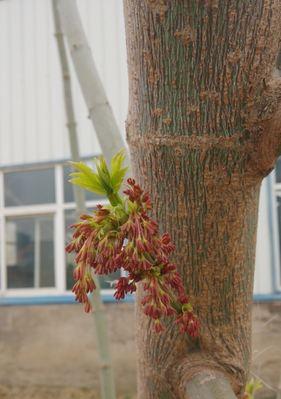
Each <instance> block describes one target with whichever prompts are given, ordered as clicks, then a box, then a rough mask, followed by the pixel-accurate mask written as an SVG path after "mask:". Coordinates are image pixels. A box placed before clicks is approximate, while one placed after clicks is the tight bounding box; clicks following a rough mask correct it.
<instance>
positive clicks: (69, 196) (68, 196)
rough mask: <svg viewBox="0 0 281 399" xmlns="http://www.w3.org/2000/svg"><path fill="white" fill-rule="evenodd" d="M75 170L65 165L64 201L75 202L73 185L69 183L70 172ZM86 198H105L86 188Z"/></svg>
mask: <svg viewBox="0 0 281 399" xmlns="http://www.w3.org/2000/svg"><path fill="white" fill-rule="evenodd" d="M71 172H73V170H72V169H71V167H69V166H64V168H63V179H64V202H74V195H73V185H72V184H71V183H69V181H68V180H69V174H70V173H71ZM85 199H86V201H99V200H101V199H104V197H102V196H101V195H98V194H95V193H92V192H90V191H87V190H85Z"/></svg>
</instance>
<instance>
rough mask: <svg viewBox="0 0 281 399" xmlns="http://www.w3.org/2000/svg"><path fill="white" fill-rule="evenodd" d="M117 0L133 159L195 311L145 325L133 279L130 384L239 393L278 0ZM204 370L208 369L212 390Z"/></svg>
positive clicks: (276, 97)
mask: <svg viewBox="0 0 281 399" xmlns="http://www.w3.org/2000/svg"><path fill="white" fill-rule="evenodd" d="M124 9H125V16H126V34H127V49H128V66H129V113H128V119H127V140H128V143H129V146H130V152H131V160H132V166H133V170H134V174H135V176H136V179H137V180H138V182H140V183H141V184H142V185H143V186H145V188H146V189H147V190H148V191H149V192H150V194H151V196H152V200H153V203H154V217H155V219H156V220H157V221H158V222H159V223H160V227H161V229H162V230H163V231H168V232H169V233H171V236H172V239H173V241H174V243H175V244H176V248H177V251H176V255H175V258H174V260H175V262H176V264H177V265H178V268H179V271H180V272H181V274H182V276H183V278H184V282H185V285H186V288H187V292H188V293H189V294H190V297H191V301H192V302H193V303H194V305H195V310H196V312H197V313H198V315H199V318H200V320H201V323H202V329H201V336H200V338H199V339H198V340H197V341H191V340H190V339H188V338H187V337H185V336H180V335H179V334H178V332H177V331H176V330H175V329H174V327H173V325H172V324H170V323H169V322H168V321H167V323H166V331H165V333H163V334H162V335H155V334H154V333H153V331H152V329H151V326H150V321H149V320H148V319H147V318H146V316H144V315H143V313H142V311H141V309H140V301H141V297H142V287H141V285H140V286H139V288H138V305H137V316H138V317H137V342H138V361H139V365H138V395H139V398H141V399H165V398H166V399H169V398H180V399H182V398H184V399H185V398H191V399H194V398H197V397H198V398H199V397H200V398H207V397H209V398H217V399H219V398H222V397H224V398H226V399H227V398H229V399H231V398H233V397H235V396H236V397H238V398H241V397H242V395H243V392H244V387H245V383H246V379H247V376H248V370H249V364H250V359H251V304H252V291H253V276H254V261H255V243H256V225H257V209H258V199H259V190H260V184H261V181H262V179H263V177H264V176H266V175H267V174H268V173H269V172H270V170H271V169H272V167H273V165H274V163H275V160H276V157H277V155H278V153H279V152H280V151H279V150H280V145H281V117H279V115H280V112H281V108H280V103H281V101H280V100H281V84H280V78H279V77H278V76H277V77H276V76H275V77H274V75H273V70H274V66H275V63H276V59H277V54H278V49H279V48H280V43H281V27H280V23H279V21H280V17H281V7H280V4H279V0H257V1H250V0H247V1H244V0H243V1H242V0H220V1H218V0H202V1H198V0H179V1H171V0H154V1H152V0H145V1H141V2H140V1H137V0H125V1H124ZM204 373H211V374H212V373H213V374H214V373H215V374H214V375H215V376H216V378H215V379H214V381H213V380H212V381H213V382H212V384H211V385H212V387H213V388H212V389H213V394H212V395H213V396H206V395H207V394H206V392H207V391H206V390H205V391H204V389H205V388H204V387H202V386H201V385H200V378H201V376H202V375H204ZM203 385H204V384H203ZM207 385H208V384H207ZM196 386H197V387H198V391H197V390H196V389H195V388H194V387H196ZM204 386H205V385H204ZM230 386H231V387H232V388H231V389H230ZM200 387H201V388H202V389H203V388H204V389H203V390H202V389H201V388H200ZM209 388H210V389H211V387H209ZM209 388H208V389H209ZM220 389H221V390H222V391H221V390H220ZM216 390H218V391H216ZM231 390H232V391H231ZM204 392H205V394H204ZM216 392H217V393H216ZM222 392H224V394H225V396H223V393H222ZM233 392H234V393H235V396H234V393H233ZM204 395H205V396H204ZM210 395H211V394H210Z"/></svg>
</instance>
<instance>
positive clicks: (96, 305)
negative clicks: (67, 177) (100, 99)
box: [52, 0, 117, 399]
mask: <svg viewBox="0 0 281 399" xmlns="http://www.w3.org/2000/svg"><path fill="white" fill-rule="evenodd" d="M58 1H59V0H52V7H53V16H54V26H55V36H56V41H57V48H58V54H59V59H60V66H61V72H62V79H63V91H64V103H65V113H66V118H67V128H68V137H69V144H70V152H71V158H72V160H73V161H75V162H79V161H80V155H79V140H78V134H77V128H76V121H75V112H74V106H73V96H72V86H71V77H70V69H69V63H68V59H67V53H66V47H65V43H64V37H63V33H62V31H61V23H60V16H59V12H58ZM116 151H117V149H116ZM72 187H73V190H74V198H75V204H76V214H77V219H79V217H80V215H81V214H84V213H85V212H86V201H85V193H84V191H83V190H82V189H81V188H80V187H78V186H75V185H73V186H72ZM95 285H96V289H95V290H94V292H93V293H92V294H91V297H90V298H91V302H92V305H93V309H94V313H93V319H94V324H95V331H96V341H97V351H98V356H99V366H100V384H101V398H102V399H115V398H116V394H115V383H114V375H113V368H112V360H111V355H110V343H109V338H108V327H107V320H106V315H105V312H104V306H103V303H102V298H101V293H100V283H99V279H98V276H95Z"/></svg>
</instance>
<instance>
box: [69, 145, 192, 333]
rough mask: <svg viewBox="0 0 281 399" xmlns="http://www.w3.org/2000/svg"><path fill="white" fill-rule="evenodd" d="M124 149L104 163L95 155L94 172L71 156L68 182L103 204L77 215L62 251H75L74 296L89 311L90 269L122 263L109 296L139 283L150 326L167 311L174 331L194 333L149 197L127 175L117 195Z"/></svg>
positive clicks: (102, 271) (158, 324)
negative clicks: (78, 218) (122, 274)
mask: <svg viewBox="0 0 281 399" xmlns="http://www.w3.org/2000/svg"><path fill="white" fill-rule="evenodd" d="M123 162H124V154H123V152H119V153H118V154H116V155H115V156H114V157H113V158H112V161H111V165H110V168H108V167H107V164H106V162H105V160H104V158H103V157H100V158H99V159H98V160H97V161H96V172H95V171H93V170H92V169H91V168H90V167H89V166H87V165H85V164H84V163H82V162H72V166H73V167H74V168H75V170H76V172H73V173H71V180H70V181H71V183H73V184H76V185H78V186H80V187H82V188H84V189H86V190H89V191H92V192H94V193H97V194H101V195H105V196H106V197H107V198H108V200H109V203H110V204H109V205H106V206H104V205H98V206H97V209H96V210H94V211H93V213H92V214H90V215H82V216H81V221H80V222H79V223H77V224H74V225H73V226H72V227H73V228H74V233H73V238H72V240H71V242H70V243H69V244H68V245H67V247H66V250H67V251H68V252H75V253H76V258H75V262H76V268H75V270H74V273H73V275H74V279H75V281H76V282H75V284H74V286H73V289H72V291H73V292H74V293H75V295H76V300H77V301H79V302H81V303H83V304H84V308H85V311H86V312H90V311H91V303H90V301H89V299H88V295H87V294H88V293H89V292H92V291H93V290H94V289H95V284H94V281H93V278H92V271H94V273H95V274H98V275H108V274H110V273H113V272H115V271H117V270H118V269H121V268H123V269H124V270H125V271H126V272H127V275H126V277H120V278H119V279H118V280H117V282H116V284H115V293H114V296H115V298H116V299H118V300H119V299H123V298H124V297H125V296H126V294H132V293H133V292H135V291H136V288H137V286H136V284H137V283H138V282H142V283H143V284H144V292H145V294H144V297H143V299H142V305H143V310H144V313H145V314H146V315H147V316H149V317H150V318H151V319H152V320H153V323H154V328H155V331H156V332H161V331H163V330H164V325H163V318H164V317H173V318H174V320H175V323H176V324H177V325H178V327H179V330H180V332H182V333H185V332H187V333H188V334H189V335H190V336H191V337H196V336H198V333H199V321H198V318H197V317H196V316H195V315H194V313H193V308H192V305H191V303H190V301H189V298H188V296H187V295H186V293H185V289H184V286H183V282H182V279H181V277H180V275H179V273H178V272H177V268H176V266H175V265H174V264H173V263H171V261H170V260H169V257H170V255H171V254H172V252H173V251H174V249H175V247H174V245H173V244H172V242H171V239H170V236H169V235H168V234H167V233H164V234H162V235H161V234H160V233H159V229H158V225H157V223H156V222H155V221H154V220H152V219H151V218H150V216H149V212H150V210H151V202H150V198H149V195H148V194H147V193H145V192H144V191H143V190H142V189H141V188H140V186H139V185H138V184H136V182H135V181H134V180H133V179H128V180H127V186H126V189H125V191H124V192H123V193H124V196H123V197H121V196H120V195H119V190H120V188H121V185H122V183H123V180H124V177H125V173H126V170H127V168H125V167H123Z"/></svg>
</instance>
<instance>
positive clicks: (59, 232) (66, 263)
mask: <svg viewBox="0 0 281 399" xmlns="http://www.w3.org/2000/svg"><path fill="white" fill-rule="evenodd" d="M70 172H71V168H70V166H69V165H67V164H63V163H61V164H56V165H51V166H50V165H46V166H44V165H40V166H38V167H37V168H36V167H33V168H29V169H25V170H7V171H2V172H1V171H0V294H1V295H2V296H3V295H4V296H8V297H9V296H22V295H24V296H34V295H39V296H40V295H45V294H48V295H64V294H66V293H69V292H70V290H71V288H72V285H73V277H72V275H73V268H74V257H73V255H72V254H66V253H65V244H66V242H68V241H69V239H70V238H71V234H72V232H71V230H70V229H69V228H68V227H69V226H70V225H71V224H73V223H75V221H76V214H75V203H74V196H73V190H72V185H71V184H70V183H69V182H68V179H69V173H70ZM104 202H105V198H103V197H101V196H97V195H95V194H94V193H86V205H87V207H88V209H94V208H95V207H96V205H97V204H98V203H104ZM119 275H120V273H114V274H113V275H111V276H105V277H103V276H101V277H100V284H101V288H102V292H105V291H106V292H107V293H111V292H112V287H111V282H112V280H116V278H118V277H119Z"/></svg>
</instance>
